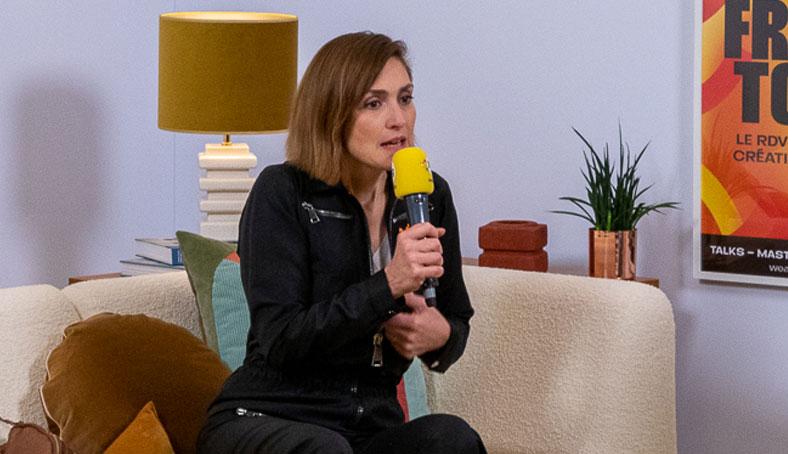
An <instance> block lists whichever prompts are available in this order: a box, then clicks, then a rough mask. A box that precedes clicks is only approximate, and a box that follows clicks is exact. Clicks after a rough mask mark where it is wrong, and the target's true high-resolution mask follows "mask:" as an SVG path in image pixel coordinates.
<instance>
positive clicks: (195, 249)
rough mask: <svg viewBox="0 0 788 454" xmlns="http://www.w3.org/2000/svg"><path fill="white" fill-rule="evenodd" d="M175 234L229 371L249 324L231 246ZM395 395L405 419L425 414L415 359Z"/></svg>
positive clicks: (206, 325) (205, 322)
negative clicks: (398, 399)
mask: <svg viewBox="0 0 788 454" xmlns="http://www.w3.org/2000/svg"><path fill="white" fill-rule="evenodd" d="M176 235H177V236H178V243H179V244H180V245H181V252H182V253H183V263H184V265H185V266H186V272H187V273H188V274H189V281H190V282H191V284H192V288H193V290H194V293H195V296H196V297H197V305H198V307H199V311H200V318H201V322H202V327H203V332H204V336H205V339H206V342H207V343H208V345H209V346H211V347H212V348H213V349H214V350H215V351H217V352H219V355H220V356H221V357H222V360H223V361H224V362H225V363H226V364H227V365H228V366H229V367H230V368H231V369H233V370H234V369H236V368H237V367H238V366H240V365H241V363H243V359H244V356H245V354H246V336H247V333H248V331H249V325H250V320H249V307H248V305H247V303H246V294H245V293H244V289H243V284H242V283H241V267H240V258H239V257H238V254H237V253H236V252H235V246H234V245H232V244H229V243H225V242H222V241H218V240H213V239H210V238H205V237H203V236H200V235H197V234H194V233H189V232H183V231H179V232H177V233H176ZM398 395H399V397H400V402H401V405H402V408H403V410H404V412H405V415H406V418H407V417H408V416H409V417H410V419H413V418H417V417H419V416H423V415H426V414H429V407H428V405H427V397H426V387H425V384H424V371H423V369H422V367H421V361H420V360H418V359H416V360H414V361H413V364H411V367H410V368H409V369H408V371H407V372H406V373H405V378H404V380H403V381H402V382H401V383H400V386H399V389H398Z"/></svg>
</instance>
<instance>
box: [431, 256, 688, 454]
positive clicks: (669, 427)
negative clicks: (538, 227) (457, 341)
mask: <svg viewBox="0 0 788 454" xmlns="http://www.w3.org/2000/svg"><path fill="white" fill-rule="evenodd" d="M463 274H464V277H465V280H466V284H467V286H468V291H469V294H470V297H471V301H472V303H473V306H474V309H475V310H476V315H475V316H474V318H473V319H471V334H470V338H469V340H468V346H467V348H466V351H465V355H464V356H463V357H462V358H461V359H460V361H459V362H458V363H457V364H455V365H454V366H453V367H452V369H450V370H449V371H448V372H447V373H446V374H445V375H438V374H429V375H428V377H427V388H428V397H429V400H430V405H431V408H432V410H433V411H434V412H445V413H453V414H457V415H460V416H462V417H464V418H466V420H468V422H469V423H470V424H471V425H472V426H473V427H474V428H476V430H477V431H479V433H480V434H481V436H482V438H483V439H484V440H485V443H486V444H487V446H488V449H489V450H490V452H491V453H495V452H518V453H520V452H540V453H541V452H628V453H638V452H643V453H675V452H676V416H675V415H676V407H675V325H674V321H673V311H672V307H671V305H670V302H669V301H668V299H667V298H666V297H665V295H664V293H662V292H661V291H660V290H658V289H656V288H654V287H652V286H649V285H644V284H639V283H636V282H625V281H616V280H608V279H595V278H588V277H579V276H565V275H557V274H547V273H534V272H523V271H513V270H503V269H495V268H480V267H474V266H465V267H463Z"/></svg>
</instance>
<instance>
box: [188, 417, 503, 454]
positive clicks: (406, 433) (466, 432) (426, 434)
mask: <svg viewBox="0 0 788 454" xmlns="http://www.w3.org/2000/svg"><path fill="white" fill-rule="evenodd" d="M197 452H198V453H199V454H224V453H228V454H229V453H233V454H258V453H259V454H268V453H271V454H311V453H315V454H317V453H320V454H388V453H392V454H409V453H414V454H415V453H424V454H427V453H429V454H444V453H445V454H484V453H486V452H487V451H486V450H485V448H484V444H483V443H482V440H481V438H480V437H479V434H477V433H476V431H475V430H473V429H472V428H471V427H470V426H469V425H468V423H466V422H465V421H464V420H462V419H461V418H458V417H456V416H452V415H444V414H435V415H427V416H423V417H421V418H417V419H414V420H413V421H410V422H408V423H405V424H401V425H398V426H394V427H391V428H389V429H385V430H383V431H381V432H379V433H377V434H375V435H374V436H372V437H371V438H353V439H349V438H346V437H343V436H342V435H340V434H339V433H338V432H335V431H332V430H330V429H327V428H325V427H321V426H317V425H314V424H306V423H301V422H295V421H290V420H287V419H282V418H275V417H272V416H267V415H259V416H255V417H250V416H238V415H236V414H235V412H233V411H224V412H220V413H216V414H214V415H212V416H211V417H210V418H209V419H208V422H207V424H206V425H205V427H203V430H202V431H201V432H200V437H199V440H198V441H197Z"/></svg>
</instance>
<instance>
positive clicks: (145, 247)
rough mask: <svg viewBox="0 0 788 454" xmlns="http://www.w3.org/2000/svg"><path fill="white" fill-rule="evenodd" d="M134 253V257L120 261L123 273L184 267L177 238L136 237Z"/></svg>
mask: <svg viewBox="0 0 788 454" xmlns="http://www.w3.org/2000/svg"><path fill="white" fill-rule="evenodd" d="M134 255H135V257H134V258H132V259H128V260H121V261H120V274H121V275H123V276H138V275H140V274H151V273H166V272H170V271H179V270H182V269H184V268H183V257H182V255H181V248H180V247H179V246H178V240H177V239H176V238H136V239H135V240H134Z"/></svg>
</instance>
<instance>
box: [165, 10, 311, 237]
mask: <svg viewBox="0 0 788 454" xmlns="http://www.w3.org/2000/svg"><path fill="white" fill-rule="evenodd" d="M297 54H298V18H297V17H296V16H293V15H289V14H275V13H249V12H178V13H167V14H162V15H161V16H160V17H159V115H158V119H159V128H161V129H165V130H168V131H177V132H189V133H197V134H220V135H222V136H223V138H224V140H223V142H222V143H218V144H212V143H209V144H207V145H206V146H205V150H204V151H203V152H202V153H200V154H199V165H200V168H201V169H203V170H204V172H203V175H202V177H201V178H200V190H202V191H205V195H204V196H203V198H202V200H201V201H200V211H201V212H202V213H203V216H202V220H201V222H200V234H201V235H204V236H207V237H210V238H215V239H219V240H223V241H236V240H237V238H238V221H239V220H240V217H241V211H242V210H243V206H244V204H245V203H246V198H247V196H248V195H249V190H250V189H251V188H252V185H253V184H254V178H251V175H250V170H251V169H252V168H254V167H255V166H256V165H257V157H256V156H255V155H254V154H252V153H251V152H250V151H249V146H248V145H246V144H245V143H232V142H231V141H230V135H231V134H261V133H275V132H284V131H285V130H286V129H287V122H288V114H289V110H290V100H291V98H292V96H293V93H294V92H295V87H296V64H297Z"/></svg>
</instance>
